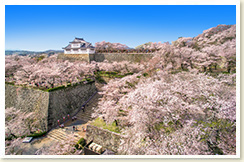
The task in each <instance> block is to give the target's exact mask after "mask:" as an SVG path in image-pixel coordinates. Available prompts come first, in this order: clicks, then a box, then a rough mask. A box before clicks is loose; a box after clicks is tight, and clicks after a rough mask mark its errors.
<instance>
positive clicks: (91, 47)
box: [63, 38, 95, 49]
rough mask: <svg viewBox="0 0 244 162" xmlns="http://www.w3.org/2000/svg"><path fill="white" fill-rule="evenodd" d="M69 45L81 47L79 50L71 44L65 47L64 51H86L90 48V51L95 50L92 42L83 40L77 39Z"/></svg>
mask: <svg viewBox="0 0 244 162" xmlns="http://www.w3.org/2000/svg"><path fill="white" fill-rule="evenodd" d="M69 43H71V44H72V43H80V44H81V45H80V47H78V48H72V47H71V44H69V45H68V46H66V47H64V48H63V49H86V48H90V49H95V47H94V46H92V45H91V43H90V42H86V41H85V40H84V39H83V38H75V39H74V40H73V41H72V42H69Z"/></svg>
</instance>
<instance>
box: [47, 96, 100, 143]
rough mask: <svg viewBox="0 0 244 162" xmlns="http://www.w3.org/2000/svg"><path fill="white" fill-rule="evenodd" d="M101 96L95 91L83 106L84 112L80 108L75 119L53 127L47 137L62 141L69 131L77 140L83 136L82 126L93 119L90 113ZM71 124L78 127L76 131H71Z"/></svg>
mask: <svg viewBox="0 0 244 162" xmlns="http://www.w3.org/2000/svg"><path fill="white" fill-rule="evenodd" d="M100 97H101V95H99V94H98V93H96V94H95V95H94V96H93V98H92V99H91V100H90V101H89V102H88V103H87V105H86V106H85V112H83V111H82V110H81V111H79V112H78V114H77V115H76V117H77V120H74V121H71V120H70V121H68V122H67V123H65V125H64V126H65V127H64V128H55V129H52V130H51V131H50V132H49V133H48V134H47V137H48V138H50V139H53V140H57V141H64V140H66V138H67V136H68V135H69V134H71V133H74V135H75V140H76V141H78V140H79V139H80V138H82V137H83V138H84V137H85V132H83V131H82V127H85V128H86V124H87V122H89V121H91V120H93V119H92V117H91V115H92V113H93V112H94V108H96V107H97V104H98V100H99V98H100ZM73 126H76V127H77V128H78V130H77V131H73Z"/></svg>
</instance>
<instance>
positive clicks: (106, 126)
mask: <svg viewBox="0 0 244 162" xmlns="http://www.w3.org/2000/svg"><path fill="white" fill-rule="evenodd" d="M91 125H93V126H96V127H100V128H103V129H107V130H109V131H111V132H115V133H120V129H119V127H118V126H117V125H116V123H115V122H113V123H112V124H106V122H105V121H104V120H103V119H101V118H97V119H95V120H94V121H93V122H92V123H91Z"/></svg>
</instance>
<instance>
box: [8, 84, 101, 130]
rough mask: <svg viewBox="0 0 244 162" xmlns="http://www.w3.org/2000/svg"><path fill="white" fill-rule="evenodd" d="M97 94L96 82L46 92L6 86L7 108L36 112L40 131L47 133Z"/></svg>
mask: <svg viewBox="0 0 244 162" xmlns="http://www.w3.org/2000/svg"><path fill="white" fill-rule="evenodd" d="M95 92H96V86H95V82H90V83H88V84H78V85H76V86H73V87H67V88H64V89H59V90H55V91H52V92H44V91H41V90H37V89H33V88H27V87H19V86H14V85H9V84H5V108H8V107H15V108H17V109H21V110H22V111H24V112H36V113H37V114H38V117H39V118H38V120H39V122H40V129H41V130H44V131H47V130H50V129H51V128H53V127H54V126H57V125H58V123H57V120H60V121H61V122H62V118H63V116H66V118H67V114H70V115H72V114H73V113H75V112H76V111H78V109H79V108H80V107H81V106H82V105H83V104H84V103H85V102H86V101H87V100H88V99H89V97H90V96H91V95H92V94H93V93H95Z"/></svg>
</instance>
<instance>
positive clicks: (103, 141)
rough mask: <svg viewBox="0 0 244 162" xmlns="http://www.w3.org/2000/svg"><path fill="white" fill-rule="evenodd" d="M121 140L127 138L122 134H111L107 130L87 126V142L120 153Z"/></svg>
mask: <svg viewBox="0 0 244 162" xmlns="http://www.w3.org/2000/svg"><path fill="white" fill-rule="evenodd" d="M121 138H125V137H123V136H122V135H121V134H118V133H115V132H111V131H109V130H106V129H102V128H99V127H96V126H93V125H90V124H88V125H87V128H86V140H87V141H88V142H90V141H93V142H95V143H97V144H99V145H101V146H103V147H104V148H107V149H109V150H112V151H114V152H117V153H118V148H119V146H120V140H121Z"/></svg>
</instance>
